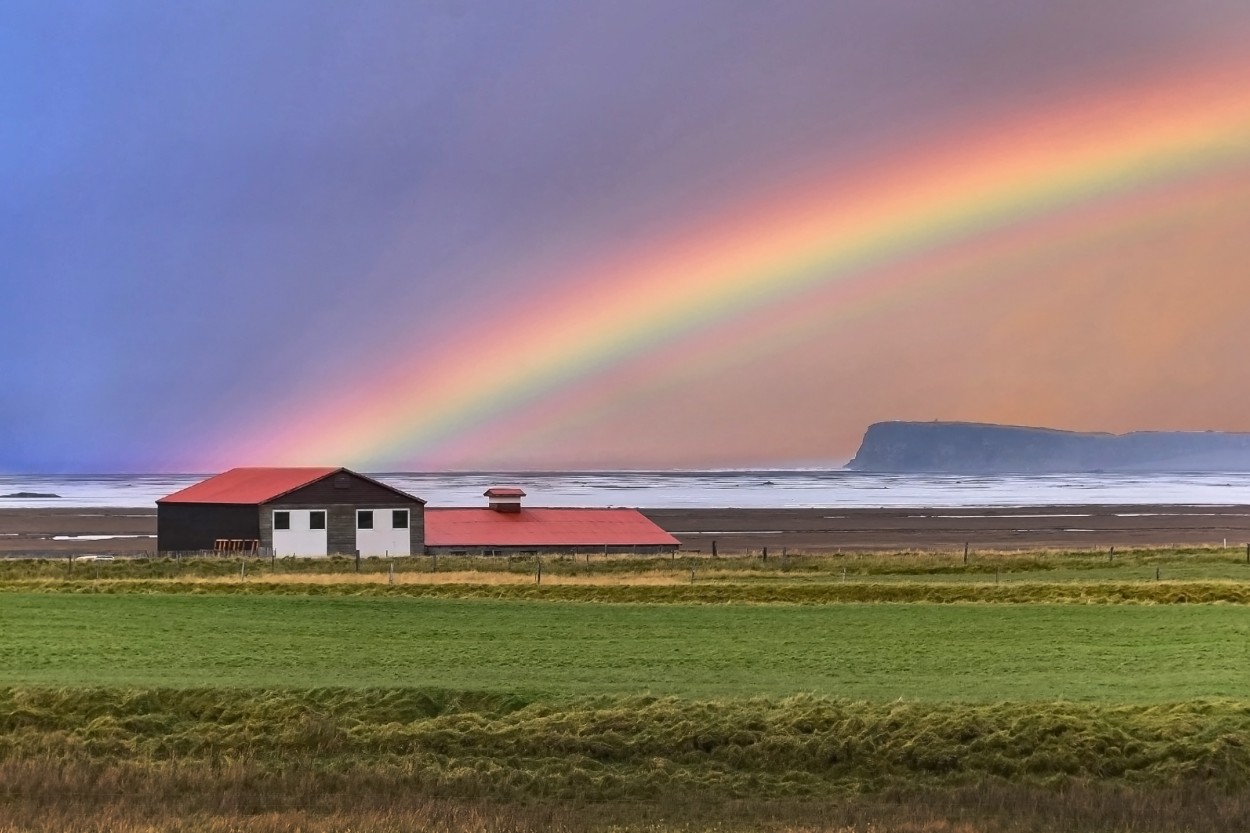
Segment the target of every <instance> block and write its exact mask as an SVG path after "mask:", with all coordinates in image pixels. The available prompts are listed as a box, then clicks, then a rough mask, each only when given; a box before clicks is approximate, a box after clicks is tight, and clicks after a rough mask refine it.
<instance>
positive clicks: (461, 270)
mask: <svg viewBox="0 0 1250 833" xmlns="http://www.w3.org/2000/svg"><path fill="white" fill-rule="evenodd" d="M1248 42H1250V4H1246V3H1245V2H1244V0H1190V2H1186V3H1183V4H1182V3H1175V2H1172V1H1171V0H1092V1H1091V0H1085V1H1083V2H1077V0H1042V1H1040V2H1039V0H950V1H949V2H944V3H932V2H926V0H839V2H836V3H834V2H828V0H820V1H819V2H806V0H784V2H776V3H762V2H738V1H737V0H633V2H629V3H615V2H599V1H598V0H586V1H585V2H582V1H581V0H579V2H570V0H563V2H555V0H532V2H526V3H516V2H512V0H422V1H420V2H400V1H399V0H392V1H391V2H381V1H379V0H357V2H352V3H335V2H328V0H327V1H326V2H318V1H317V0H314V2H307V0H259V2H254V3H227V2H221V0H215V1H214V2H196V0H188V2H183V3H168V2H164V0H150V1H148V2H144V1H143V0H120V2H116V3H107V4H102V3H95V2H85V1H84V2H58V0H0V182H2V183H3V187H2V188H0V382H2V383H3V384H2V386H0V471H7V472H49V473H54V472H159V471H171V472H180V471H186V472H204V471H215V470H220V469H223V468H228V467H230V466H235V465H305V464H306V465H349V466H353V467H357V468H363V469H365V470H369V471H400V470H454V469H568V468H708V467H716V468H734V467H786V466H822V465H839V464H841V463H842V462H844V461H845V460H847V459H848V458H850V457H851V456H853V454H854V452H855V449H856V447H857V445H858V443H859V440H860V438H861V436H862V434H863V431H864V430H865V428H866V427H867V426H868V425H869V424H871V423H873V422H876V421H881V420H891V419H911V420H934V419H941V420H973V421H985V422H1005V423H1013V424H1026V425H1044V426H1050V427H1056V428H1066V429H1074V430H1098V431H1116V432H1120V431H1129V430H1142V429H1149V430H1161V429H1169V430H1237V431H1247V430H1250V362H1247V361H1246V360H1245V355H1246V347H1245V344H1246V339H1247V332H1250V330H1248V329H1247V320H1250V55H1248V54H1246V50H1245V44H1246V43H1248Z"/></svg>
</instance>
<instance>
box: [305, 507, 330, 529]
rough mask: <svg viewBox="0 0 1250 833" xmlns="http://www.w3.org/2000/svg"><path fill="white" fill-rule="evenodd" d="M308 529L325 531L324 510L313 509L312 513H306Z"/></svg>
mask: <svg viewBox="0 0 1250 833" xmlns="http://www.w3.org/2000/svg"><path fill="white" fill-rule="evenodd" d="M308 528H309V529H325V528H326V513H325V510H324V509H314V510H313V511H311V512H309V513H308Z"/></svg>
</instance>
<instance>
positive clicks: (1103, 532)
mask: <svg viewBox="0 0 1250 833" xmlns="http://www.w3.org/2000/svg"><path fill="white" fill-rule="evenodd" d="M646 514H647V515H648V516H649V517H650V518H651V519H652V520H654V521H655V522H656V523H658V524H659V525H660V526H662V527H664V528H665V529H667V530H668V531H669V532H671V533H673V534H674V535H676V536H677V537H678V539H679V540H681V542H682V546H683V548H684V549H688V550H697V551H700V552H703V553H710V552H711V548H712V542H713V541H715V542H716V547H717V551H718V552H726V553H728V552H741V551H744V550H752V551H758V550H760V549H762V548H763V547H768V548H769V549H770V551H776V552H779V551H780V550H781V549H782V548H786V549H789V550H791V551H809V552H833V551H838V550H843V551H847V550H906V549H913V550H956V549H961V548H962V547H963V545H964V544H965V543H967V544H968V545H969V546H971V547H973V548H982V549H1036V548H1046V547H1081V548H1100V547H1101V548H1105V547H1112V546H1119V547H1130V546H1149V545H1156V546H1158V545H1167V544H1222V543H1224V542H1227V543H1228V545H1229V546H1245V545H1246V544H1247V543H1250V506H1219V507H1210V506H1159V505H1148V506H1031V507H1011V508H992V509H981V508H960V509H924V508H917V509H836V508H829V509H648V510H646ZM155 534H156V510H155V509H153V508H148V507H138V508H133V509H117V508H104V509H84V508H56V509H0V555H4V554H9V555H22V554H28V555H70V554H82V553H150V552H153V551H154V550H155V548H156V540H155V538H152V537H146V536H153V535H155ZM66 536H92V537H84V538H76V537H66ZM100 536H118V537H103V538H102V537H100Z"/></svg>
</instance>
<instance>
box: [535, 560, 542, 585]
mask: <svg viewBox="0 0 1250 833" xmlns="http://www.w3.org/2000/svg"><path fill="white" fill-rule="evenodd" d="M534 583H535V584H542V583H543V560H542V559H541V558H539V559H538V569H537V570H536V571H535V572H534Z"/></svg>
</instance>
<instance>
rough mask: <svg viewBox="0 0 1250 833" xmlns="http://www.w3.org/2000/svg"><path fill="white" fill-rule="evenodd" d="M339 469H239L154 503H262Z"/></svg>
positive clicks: (231, 470)
mask: <svg viewBox="0 0 1250 833" xmlns="http://www.w3.org/2000/svg"><path fill="white" fill-rule="evenodd" d="M340 471H345V469H342V468H334V467H323V466H322V467H316V468H283V469H275V468H238V469H230V471H227V472H222V473H221V474H219V475H217V476H215V477H210V478H208V479H207V480H204V481H201V482H200V483H196V484H195V485H194V486H188V487H187V488H185V489H183V490H182V491H180V492H174V493H173V494H172V495H166V496H165V497H163V498H161V499H160V500H158V501H157V503H242V504H248V503H264V502H265V501H268V500H273V499H274V498H277V497H282V496H283V495H285V494H286V493H288V492H293V491H295V490H296V489H298V488H300V487H301V486H307V485H308V484H309V483H313V482H315V481H317V480H320V479H321V478H323V477H327V476H328V475H331V474H334V473H335V472H340Z"/></svg>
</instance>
